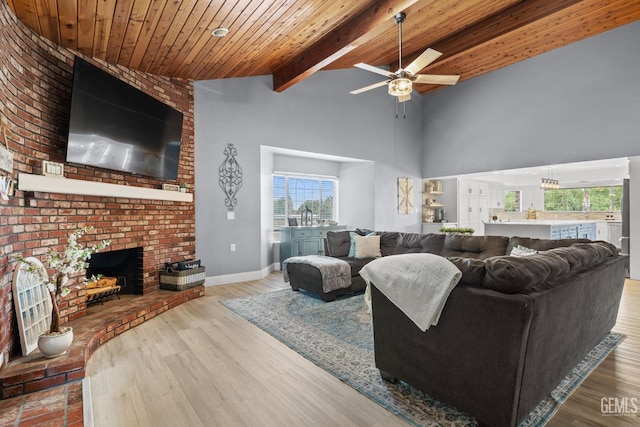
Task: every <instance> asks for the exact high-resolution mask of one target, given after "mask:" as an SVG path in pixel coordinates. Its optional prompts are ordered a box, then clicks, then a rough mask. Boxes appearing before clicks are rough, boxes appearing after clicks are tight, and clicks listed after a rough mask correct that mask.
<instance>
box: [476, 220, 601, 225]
mask: <svg viewBox="0 0 640 427" xmlns="http://www.w3.org/2000/svg"><path fill="white" fill-rule="evenodd" d="M594 222H598V221H596V220H586V219H585V220H563V219H530V220H524V221H489V222H485V224H486V225H489V224H491V225H577V224H589V223H594ZM607 222H610V221H607Z"/></svg>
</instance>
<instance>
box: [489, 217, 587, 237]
mask: <svg viewBox="0 0 640 427" xmlns="http://www.w3.org/2000/svg"><path fill="white" fill-rule="evenodd" d="M484 230H485V234H486V235H487V236H507V237H512V236H521V237H535V238H538V239H589V240H595V239H596V222H595V221H562V220H534V221H529V220H528V221H505V222H491V223H487V224H485V226H484Z"/></svg>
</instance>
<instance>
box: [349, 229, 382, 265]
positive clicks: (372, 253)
mask: <svg viewBox="0 0 640 427" xmlns="http://www.w3.org/2000/svg"><path fill="white" fill-rule="evenodd" d="M352 237H353V239H354V240H355V257H354V258H359V259H362V258H378V257H381V256H382V254H381V253H380V236H379V235H373V236H370V235H367V236H358V235H357V234H356V235H353V236H352ZM349 256H351V252H349Z"/></svg>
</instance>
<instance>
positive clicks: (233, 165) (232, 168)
mask: <svg viewBox="0 0 640 427" xmlns="http://www.w3.org/2000/svg"><path fill="white" fill-rule="evenodd" d="M224 155H225V156H226V158H225V159H224V161H223V162H222V164H221V165H220V169H218V176H219V177H220V179H219V181H218V184H219V185H220V188H222V191H224V194H225V195H226V196H227V197H225V199H224V205H225V206H226V207H227V209H228V210H230V211H232V210H234V209H235V208H236V205H237V204H238V200H237V199H236V194H238V191H239V190H240V188H242V168H241V167H240V165H239V164H238V162H237V161H236V156H237V155H238V150H236V148H235V147H234V146H233V144H228V145H227V147H226V148H225V149H224Z"/></svg>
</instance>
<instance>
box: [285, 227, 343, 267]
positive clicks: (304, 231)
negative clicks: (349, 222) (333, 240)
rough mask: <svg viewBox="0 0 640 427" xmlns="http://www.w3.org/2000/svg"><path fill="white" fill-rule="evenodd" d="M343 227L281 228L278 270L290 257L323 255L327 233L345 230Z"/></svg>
mask: <svg viewBox="0 0 640 427" xmlns="http://www.w3.org/2000/svg"><path fill="white" fill-rule="evenodd" d="M346 228H347V227H346V226H345V225H335V226H332V225H331V226H317V227H282V229H281V230H280V268H282V262H283V261H284V260H285V259H287V258H290V257H292V256H304V255H324V238H325V236H326V235H327V232H328V231H339V230H345V229H346Z"/></svg>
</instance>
